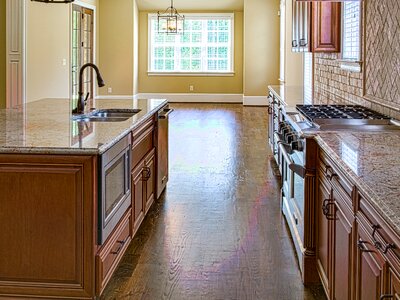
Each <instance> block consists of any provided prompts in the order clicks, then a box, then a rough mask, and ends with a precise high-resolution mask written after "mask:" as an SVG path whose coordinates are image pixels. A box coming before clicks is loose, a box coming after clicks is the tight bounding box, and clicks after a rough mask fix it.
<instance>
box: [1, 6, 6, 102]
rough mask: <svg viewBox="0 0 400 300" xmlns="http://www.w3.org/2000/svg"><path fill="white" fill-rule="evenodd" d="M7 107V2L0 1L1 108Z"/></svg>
mask: <svg viewBox="0 0 400 300" xmlns="http://www.w3.org/2000/svg"><path fill="white" fill-rule="evenodd" d="M4 107H6V1H0V108H4Z"/></svg>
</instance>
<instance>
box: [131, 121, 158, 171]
mask: <svg viewBox="0 0 400 300" xmlns="http://www.w3.org/2000/svg"><path fill="white" fill-rule="evenodd" d="M153 147H154V122H153V119H151V120H150V121H148V122H147V123H145V124H144V125H143V126H142V127H140V128H139V129H137V130H135V131H133V133H132V169H133V168H134V167H135V166H136V165H137V164H138V163H139V162H140V161H141V160H142V159H143V158H144V156H145V155H146V154H147V153H148V152H149V151H150V150H151V149H153Z"/></svg>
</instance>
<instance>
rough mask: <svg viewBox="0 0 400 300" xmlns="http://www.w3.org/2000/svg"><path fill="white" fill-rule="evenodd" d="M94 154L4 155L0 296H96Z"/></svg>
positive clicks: (1, 168) (1, 164)
mask: <svg viewBox="0 0 400 300" xmlns="http://www.w3.org/2000/svg"><path fill="white" fill-rule="evenodd" d="M96 197H97V158H96V156H60V155H14V154H10V155H6V154H2V155H0V206H1V209H0V244H1V246H0V297H1V296H7V295H13V296H20V297H27V298H29V297H33V296H39V298H40V296H47V297H52V298H54V299H57V298H66V297H68V298H72V299H93V296H94V286H95V264H94V253H95V251H96V249H95V247H96V242H95V235H96V231H95V228H96V220H95V216H96V203H97V201H96V200H95V199H96Z"/></svg>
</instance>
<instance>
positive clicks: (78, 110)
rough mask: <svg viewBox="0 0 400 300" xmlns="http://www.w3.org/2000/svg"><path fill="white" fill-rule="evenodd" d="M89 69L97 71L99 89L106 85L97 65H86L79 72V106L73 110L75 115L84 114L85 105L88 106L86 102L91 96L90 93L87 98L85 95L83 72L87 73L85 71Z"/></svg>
mask: <svg viewBox="0 0 400 300" xmlns="http://www.w3.org/2000/svg"><path fill="white" fill-rule="evenodd" d="M87 67H91V68H93V69H94V70H95V71H96V76H97V85H98V86H99V87H103V86H105V83H104V80H103V78H102V77H101V74H100V71H99V68H98V67H97V66H96V65H95V64H92V63H88V64H84V65H83V66H82V67H81V69H80V71H79V99H78V105H77V106H76V108H75V109H74V110H72V113H73V114H83V113H84V111H85V104H86V100H87V98H88V96H89V93H88V94H87V96H86V97H85V96H84V95H83V71H85V69H86V68H87Z"/></svg>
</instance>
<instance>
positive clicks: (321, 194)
mask: <svg viewBox="0 0 400 300" xmlns="http://www.w3.org/2000/svg"><path fill="white" fill-rule="evenodd" d="M329 198H330V191H329V188H327V187H326V186H325V184H324V183H323V181H322V180H321V179H319V180H318V199H317V269H318V273H319V275H320V277H321V281H322V284H323V286H324V289H325V292H326V293H327V295H329V294H330V289H331V287H330V284H329V282H330V278H331V276H330V274H329V272H330V260H329V257H330V255H331V252H332V251H331V249H330V246H331V243H330V226H331V225H330V223H331V221H330V220H328V218H327V217H326V216H325V215H324V214H323V208H322V207H323V203H324V201H325V200H326V199H329Z"/></svg>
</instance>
